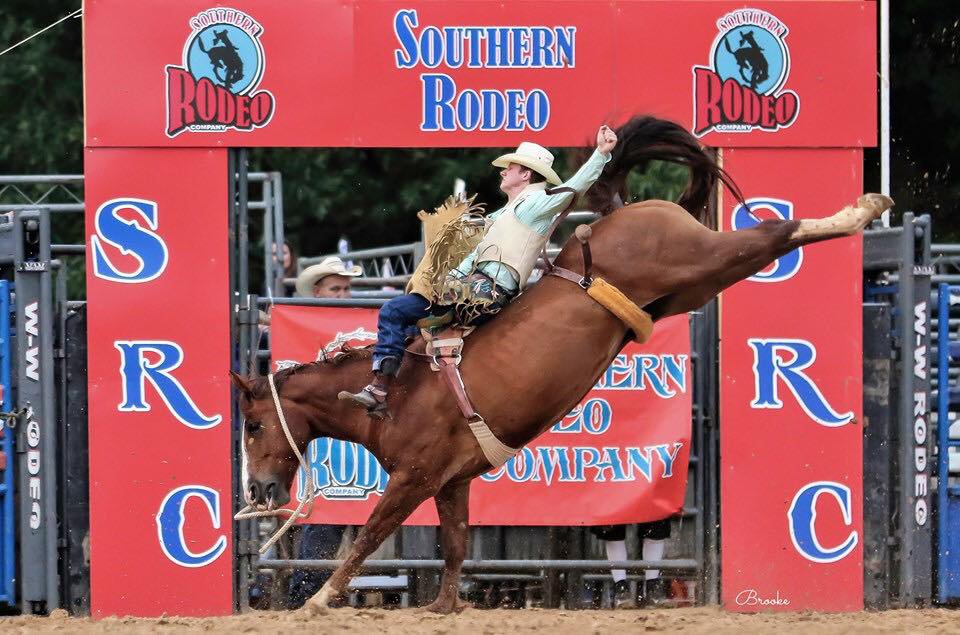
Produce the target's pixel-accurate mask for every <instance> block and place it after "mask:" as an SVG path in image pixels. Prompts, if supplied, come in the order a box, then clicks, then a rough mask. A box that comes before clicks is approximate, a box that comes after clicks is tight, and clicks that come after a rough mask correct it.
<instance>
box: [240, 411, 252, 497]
mask: <svg viewBox="0 0 960 635" xmlns="http://www.w3.org/2000/svg"><path fill="white" fill-rule="evenodd" d="M240 429H241V430H242V432H241V439H240V441H241V443H240V474H241V476H240V482H241V484H242V486H243V500H245V501H247V504H248V505H252V504H253V501H252V500H250V472H249V469H250V459H248V458H247V445H248V444H249V443H250V442H251V441H253V439H251V438H248V437H247V426H246V425H243V426H241V428H240Z"/></svg>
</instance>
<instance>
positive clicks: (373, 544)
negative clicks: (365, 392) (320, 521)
mask: <svg viewBox="0 0 960 635" xmlns="http://www.w3.org/2000/svg"><path fill="white" fill-rule="evenodd" d="M438 489H439V484H432V481H431V480H430V478H429V475H425V474H423V472H422V471H421V472H416V473H414V472H400V471H396V472H394V473H393V474H391V475H390V482H389V483H387V488H386V489H385V490H384V491H383V497H382V498H381V499H380V502H379V503H377V506H376V507H374V508H373V513H371V514H370V518H369V519H368V520H367V524H366V525H364V526H363V528H362V529H360V532H359V533H358V534H357V539H356V540H355V541H354V543H353V548H351V549H350V553H349V555H348V556H347V558H346V559H345V560H344V561H343V563H342V564H341V565H340V566H339V567H338V568H337V570H336V571H334V572H333V575H332V576H330V579H329V580H327V583H326V584H324V585H323V588H321V589H320V591H318V592H317V594H316V595H314V596H313V597H312V598H310V599H309V600H307V603H306V604H305V605H304V610H305V611H307V612H308V613H311V614H317V613H322V612H323V611H325V610H326V608H327V606H328V604H329V603H330V600H332V599H334V598H335V597H338V596H340V595H343V594H344V593H345V592H346V590H347V585H348V584H350V579H351V578H352V577H353V576H354V575H355V574H356V573H357V572H358V571H359V570H360V565H362V564H363V561H364V560H365V559H366V557H367V556H369V555H370V554H371V553H372V552H373V550H374V549H376V548H377V547H379V546H380V543H382V542H383V541H384V540H385V539H386V537H387V536H389V535H390V533H391V532H393V531H394V530H395V529H396V528H397V527H399V526H400V523H402V522H403V521H404V520H405V519H406V518H407V516H409V515H410V514H412V513H413V510H415V509H416V508H417V506H418V505H419V504H420V503H422V502H423V501H425V500H426V499H428V498H430V497H431V496H433V495H434V494H435V493H436V492H437V490H438Z"/></svg>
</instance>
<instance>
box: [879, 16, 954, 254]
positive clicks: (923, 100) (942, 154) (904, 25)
mask: <svg viewBox="0 0 960 635" xmlns="http://www.w3.org/2000/svg"><path fill="white" fill-rule="evenodd" d="M890 11H891V16H890V93H891V95H890V100H891V109H890V113H891V115H890V116H891V122H890V129H891V138H892V141H891V182H892V190H893V192H892V193H893V198H894V200H896V202H897V207H896V208H895V209H896V210H898V211H900V212H903V211H908V210H912V211H915V212H917V213H930V214H931V215H932V216H933V229H934V236H935V237H936V240H938V241H948V240H949V241H956V240H960V219H958V212H960V204H958V201H960V173H958V169H957V168H958V166H957V165H954V164H955V163H957V162H958V158H960V11H958V5H957V3H956V2H939V1H937V0H897V1H896V2H891V3H890ZM871 154H873V153H871ZM874 156H876V155H874Z"/></svg>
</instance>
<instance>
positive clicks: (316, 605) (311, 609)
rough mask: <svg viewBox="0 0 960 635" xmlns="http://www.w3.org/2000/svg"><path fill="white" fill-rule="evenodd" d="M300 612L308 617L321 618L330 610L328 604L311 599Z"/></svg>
mask: <svg viewBox="0 0 960 635" xmlns="http://www.w3.org/2000/svg"><path fill="white" fill-rule="evenodd" d="M300 610H301V611H302V612H303V614H304V615H306V616H307V617H319V616H321V615H326V614H327V611H329V610H330V608H329V607H328V606H327V605H326V604H323V603H321V602H318V601H316V600H312V599H311V600H307V602H306V604H304V605H303V608H302V609H300Z"/></svg>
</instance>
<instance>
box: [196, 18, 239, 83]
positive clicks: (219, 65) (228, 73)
mask: <svg viewBox="0 0 960 635" xmlns="http://www.w3.org/2000/svg"><path fill="white" fill-rule="evenodd" d="M197 43H198V45H199V46H200V50H201V51H203V52H204V53H206V54H207V57H209V58H210V64H211V66H213V74H214V75H216V77H217V79H219V80H220V83H221V84H223V87H224V88H226V89H227V90H232V86H233V85H234V84H235V83H237V82H238V81H240V79H241V78H242V77H243V60H242V59H240V54H239V53H238V52H237V51H239V50H240V49H238V48H237V47H236V46H234V45H233V42H231V41H230V36H229V35H228V34H227V30H226V29H224V30H222V31H214V32H213V45H214V46H212V47H211V48H209V49H208V48H206V47H205V46H204V45H203V37H199V38H197ZM217 45H219V46H217Z"/></svg>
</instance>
